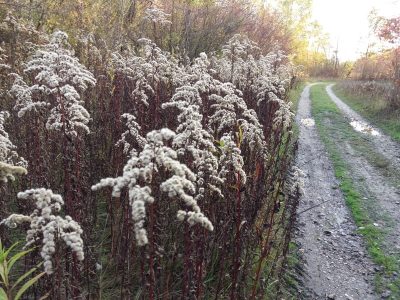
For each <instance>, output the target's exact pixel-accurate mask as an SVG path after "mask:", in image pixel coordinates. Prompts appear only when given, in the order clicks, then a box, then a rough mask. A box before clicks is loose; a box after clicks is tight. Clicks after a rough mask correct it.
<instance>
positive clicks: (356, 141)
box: [311, 84, 400, 299]
mask: <svg viewBox="0 0 400 300" xmlns="http://www.w3.org/2000/svg"><path fill="white" fill-rule="evenodd" d="M325 87H326V85H325V84H318V85H315V86H313V87H312V88H311V100H312V114H313V117H314V118H315V121H316V126H317V128H318V131H319V133H320V136H321V139H322V141H323V143H324V144H325V146H326V149H327V151H328V153H329V155H330V158H331V160H332V162H333V165H334V169H335V176H336V177H337V178H338V179H339V180H340V189H341V190H342V192H343V194H344V196H345V199H346V203H347V205H348V207H349V208H350V210H351V212H352V215H353V218H354V221H355V223H356V225H357V226H358V227H359V232H360V233H361V234H362V235H363V237H364V239H365V241H366V245H367V249H368V251H369V253H370V255H371V257H372V259H373V260H374V262H375V263H376V264H377V265H379V266H380V267H379V270H378V272H377V273H376V289H377V291H378V293H383V294H384V293H387V291H390V299H399V297H400V290H399V287H400V281H399V279H398V277H397V276H396V274H398V273H399V272H400V264H399V257H398V255H395V254H391V253H390V252H389V251H387V250H385V235H386V234H387V233H388V230H390V228H386V229H382V228H380V227H378V226H376V222H377V221H378V220H379V219H382V218H388V217H387V216H386V215H384V214H382V213H381V212H382V210H381V209H380V208H379V206H377V205H378V203H375V202H374V201H372V200H370V198H368V197H366V195H365V194H364V192H365V190H364V189H363V182H362V180H357V179H355V178H353V177H352V174H351V170H350V167H349V165H348V163H347V161H346V160H345V159H344V157H343V148H341V147H342V146H343V145H344V144H345V143H346V142H348V143H350V145H351V146H352V147H353V148H354V149H355V150H356V151H357V152H360V153H363V155H365V158H366V159H367V160H368V161H370V162H371V164H375V165H376V164H379V162H381V160H382V159H383V158H382V157H380V156H379V155H378V154H377V153H374V151H373V150H371V149H370V148H369V145H368V141H367V140H366V139H364V138H363V137H362V136H361V135H360V134H358V133H356V132H354V131H353V129H352V128H351V126H350V125H349V124H348V121H347V120H346V119H345V118H344V117H343V116H342V115H341V113H340V111H339V109H338V108H337V106H336V105H335V104H334V103H333V102H332V101H330V98H329V96H328V95H327V93H326V91H325ZM387 294H388V295H389V293H387ZM388 297H389V296H388Z"/></svg>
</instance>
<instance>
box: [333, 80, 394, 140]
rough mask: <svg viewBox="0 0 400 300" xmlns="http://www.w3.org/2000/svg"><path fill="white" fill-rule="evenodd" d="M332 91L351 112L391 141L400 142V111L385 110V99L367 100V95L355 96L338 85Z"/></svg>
mask: <svg viewBox="0 0 400 300" xmlns="http://www.w3.org/2000/svg"><path fill="white" fill-rule="evenodd" d="M332 89H333V91H334V93H335V94H336V96H338V97H339V98H340V99H341V100H343V101H344V102H345V103H346V104H347V105H348V106H350V107H351V108H352V109H353V110H355V111H356V112H358V113H359V114H360V115H361V116H363V117H364V118H365V119H367V120H368V121H369V122H371V123H372V124H374V125H376V126H377V127H379V128H381V129H382V131H383V132H384V133H386V134H387V135H389V136H391V137H392V139H393V140H396V141H400V110H397V111H393V110H388V109H387V108H385V107H384V106H385V103H386V102H385V101H386V100H385V99H383V97H381V98H377V97H375V98H368V97H370V96H369V95H367V94H366V95H355V94H353V93H351V92H350V91H348V90H346V89H345V88H344V87H342V86H341V85H340V83H338V84H336V85H334V86H333V88H332Z"/></svg>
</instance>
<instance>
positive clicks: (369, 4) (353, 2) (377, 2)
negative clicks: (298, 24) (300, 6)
mask: <svg viewBox="0 0 400 300" xmlns="http://www.w3.org/2000/svg"><path fill="white" fill-rule="evenodd" d="M372 9H376V10H377V12H378V15H380V16H384V17H394V16H396V14H397V16H399V15H400V0H333V1H332V0H314V1H313V18H314V19H315V20H316V21H318V22H319V23H320V24H321V25H322V27H323V28H324V30H325V32H327V33H328V34H329V35H330V39H331V46H332V47H335V48H336V44H338V49H339V52H338V56H339V60H340V61H342V62H343V61H346V60H354V59H357V58H358V57H360V56H361V54H362V53H365V51H366V48H367V45H368V33H369V22H368V15H369V13H370V11H371V10H372Z"/></svg>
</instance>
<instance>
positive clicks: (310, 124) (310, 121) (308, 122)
mask: <svg viewBox="0 0 400 300" xmlns="http://www.w3.org/2000/svg"><path fill="white" fill-rule="evenodd" d="M300 123H301V124H302V125H304V126H306V127H313V126H315V121H314V119H311V118H307V119H301V121H300Z"/></svg>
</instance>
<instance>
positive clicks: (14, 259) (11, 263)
mask: <svg viewBox="0 0 400 300" xmlns="http://www.w3.org/2000/svg"><path fill="white" fill-rule="evenodd" d="M32 250H33V248H32V249H29V250H26V251H21V252H18V253H17V254H15V255H14V256H13V257H11V259H10V261H9V262H8V271H11V268H12V266H13V265H14V264H15V263H16V262H17V261H18V260H19V259H20V258H21V257H23V256H25V255H26V254H28V253H29V252H31V251H32Z"/></svg>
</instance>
